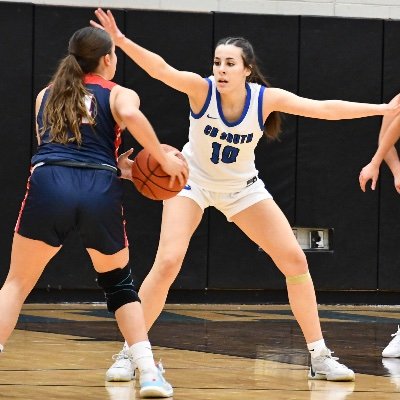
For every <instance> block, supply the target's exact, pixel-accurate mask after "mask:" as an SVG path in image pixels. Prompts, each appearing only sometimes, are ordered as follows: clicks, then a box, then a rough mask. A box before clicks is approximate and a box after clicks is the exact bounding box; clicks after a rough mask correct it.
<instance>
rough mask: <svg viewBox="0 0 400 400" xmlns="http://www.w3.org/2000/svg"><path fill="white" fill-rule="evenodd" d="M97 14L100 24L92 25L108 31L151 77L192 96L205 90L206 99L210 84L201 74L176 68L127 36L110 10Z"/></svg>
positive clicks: (100, 11) (97, 12)
mask: <svg viewBox="0 0 400 400" xmlns="http://www.w3.org/2000/svg"><path fill="white" fill-rule="evenodd" d="M95 14H96V17H97V19H98V20H99V22H100V24H99V23H97V22H95V21H90V23H91V25H92V26H94V27H97V28H101V29H104V30H105V31H106V32H108V33H109V35H110V36H111V38H112V39H113V41H114V43H115V45H116V46H118V47H119V48H120V49H121V50H122V51H123V52H124V53H125V54H126V55H127V56H128V57H129V58H131V59H132V60H133V61H134V62H135V63H136V64H137V65H138V66H139V67H140V68H142V69H143V70H145V71H146V72H147V73H148V74H149V75H150V76H151V77H153V78H155V79H158V80H160V81H162V82H164V83H165V84H166V85H168V86H170V87H172V88H174V89H176V90H179V91H180V92H183V93H186V94H187V95H188V96H189V97H191V98H192V97H194V98H196V95H197V94H198V93H199V92H200V96H201V94H202V93H203V92H204V99H203V100H205V97H206V96H207V92H208V84H207V82H206V81H205V80H204V79H203V78H202V77H201V76H200V75H198V74H195V73H193V72H187V71H179V70H177V69H175V68H174V67H172V66H171V65H169V64H168V63H167V62H166V61H165V60H164V59H163V58H162V57H161V56H159V55H158V54H156V53H153V52H151V51H149V50H147V49H145V48H143V47H141V46H139V45H138V44H136V43H134V42H133V41H132V40H130V39H128V38H127V37H125V35H124V34H123V33H122V32H121V31H120V30H119V28H118V26H117V24H116V22H115V19H114V17H113V15H112V13H111V11H110V10H107V12H104V11H103V10H102V9H101V8H98V9H97V10H96V11H95Z"/></svg>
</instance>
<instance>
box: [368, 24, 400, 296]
mask: <svg viewBox="0 0 400 400" xmlns="http://www.w3.org/2000/svg"><path fill="white" fill-rule="evenodd" d="M384 27H385V30H384V32H385V35H384V58H383V65H384V68H383V99H384V101H385V102H388V101H390V99H391V98H392V97H393V96H395V95H396V94H397V93H399V92H400V77H399V71H400V54H399V51H398V49H399V42H400V21H385V25H384ZM399 149H400V148H399V147H398V150H399ZM371 150H372V151H371V155H372V154H373V151H374V150H375V148H373V149H371ZM378 190H379V192H380V219H379V274H378V288H379V289H380V290H393V289H395V290H399V288H400V274H399V268H400V253H399V246H398V242H399V231H400V229H399V228H400V197H399V194H398V193H397V192H396V190H395V188H394V179H393V175H392V173H391V172H390V171H389V168H388V167H387V166H386V165H385V164H383V166H382V167H381V173H380V181H379V187H378Z"/></svg>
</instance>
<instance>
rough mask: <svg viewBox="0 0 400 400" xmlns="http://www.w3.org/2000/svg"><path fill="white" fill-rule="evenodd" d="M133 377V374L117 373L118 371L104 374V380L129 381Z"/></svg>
mask: <svg viewBox="0 0 400 400" xmlns="http://www.w3.org/2000/svg"><path fill="white" fill-rule="evenodd" d="M133 379H135V374H134V373H133V374H129V375H127V374H122V373H121V374H118V373H114V372H113V373H110V374H109V373H107V374H106V381H107V382H130V381H131V380H133Z"/></svg>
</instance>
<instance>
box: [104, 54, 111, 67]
mask: <svg viewBox="0 0 400 400" xmlns="http://www.w3.org/2000/svg"><path fill="white" fill-rule="evenodd" d="M102 58H103V61H104V64H105V65H106V66H109V65H111V56H110V54H106V55H105V56H103V57H102Z"/></svg>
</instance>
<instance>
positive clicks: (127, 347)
mask: <svg viewBox="0 0 400 400" xmlns="http://www.w3.org/2000/svg"><path fill="white" fill-rule="evenodd" d="M122 350H123V351H129V345H128V343H127V342H126V341H125V343H124V347H123V348H122Z"/></svg>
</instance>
